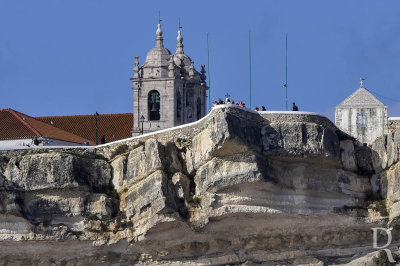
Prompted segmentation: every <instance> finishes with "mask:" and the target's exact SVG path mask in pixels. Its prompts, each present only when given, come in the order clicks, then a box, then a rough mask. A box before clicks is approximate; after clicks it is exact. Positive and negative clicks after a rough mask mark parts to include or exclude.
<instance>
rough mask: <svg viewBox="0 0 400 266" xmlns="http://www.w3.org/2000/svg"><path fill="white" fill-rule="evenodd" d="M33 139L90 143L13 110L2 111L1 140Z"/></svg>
mask: <svg viewBox="0 0 400 266" xmlns="http://www.w3.org/2000/svg"><path fill="white" fill-rule="evenodd" d="M33 137H48V138H52V139H57V140H63V141H68V142H74V143H80V144H83V143H84V142H89V140H88V139H86V138H83V137H80V136H77V135H75V134H73V133H71V132H67V131H65V130H63V129H60V128H56V127H53V126H51V125H49V124H47V123H44V122H42V121H39V120H37V119H35V118H33V117H31V116H28V115H25V114H23V113H20V112H17V111H15V110H13V109H0V139H25V138H33ZM92 144H93V143H92Z"/></svg>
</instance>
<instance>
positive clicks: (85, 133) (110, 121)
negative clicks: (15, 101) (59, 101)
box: [36, 113, 133, 144]
mask: <svg viewBox="0 0 400 266" xmlns="http://www.w3.org/2000/svg"><path fill="white" fill-rule="evenodd" d="M36 119H38V120H40V121H42V122H45V123H48V124H50V125H52V126H54V127H58V128H61V129H63V130H65V131H68V132H72V133H74V134H75V135H78V136H81V137H83V138H86V139H90V140H91V142H92V143H96V118H95V116H94V115H71V116H43V117H36ZM132 127H133V114H132V113H122V114H100V115H99V117H98V143H99V144H100V140H101V137H102V136H105V138H106V142H112V141H116V140H120V139H126V138H129V137H132V132H131V130H132Z"/></svg>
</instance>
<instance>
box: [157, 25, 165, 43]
mask: <svg viewBox="0 0 400 266" xmlns="http://www.w3.org/2000/svg"><path fill="white" fill-rule="evenodd" d="M156 34H157V38H156V47H164V44H163V40H164V39H163V37H162V35H163V31H162V29H161V21H160V22H159V23H158V26H157V31H156Z"/></svg>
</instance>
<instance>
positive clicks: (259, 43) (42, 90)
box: [0, 0, 400, 119]
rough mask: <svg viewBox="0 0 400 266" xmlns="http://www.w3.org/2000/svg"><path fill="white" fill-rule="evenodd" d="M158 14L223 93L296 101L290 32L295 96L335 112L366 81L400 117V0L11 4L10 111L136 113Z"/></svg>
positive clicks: (1, 68)
mask: <svg viewBox="0 0 400 266" xmlns="http://www.w3.org/2000/svg"><path fill="white" fill-rule="evenodd" d="M158 11H160V12H161V18H162V19H163V22H162V25H163V26H162V27H163V31H164V45H165V46H166V47H167V48H168V49H170V50H171V52H174V51H175V46H176V36H177V27H178V18H179V17H180V18H181V24H182V25H183V37H184V46H185V48H184V50H185V53H186V54H188V55H189V56H190V57H191V58H192V59H193V60H194V61H195V66H196V68H197V69H200V64H207V46H206V34H207V33H209V42H210V74H211V98H212V100H215V99H217V98H218V97H221V98H223V96H224V95H225V94H226V93H229V94H230V95H231V97H232V98H233V99H234V100H243V101H245V102H246V103H247V104H248V98H249V96H248V94H249V93H248V88H249V66H248V32H249V30H251V34H252V70H253V71H252V92H253V93H252V106H253V107H254V106H261V105H265V106H266V107H267V109H268V110H284V109H285V91H284V89H283V88H282V85H283V84H284V82H285V34H286V33H287V34H288V42H289V45H288V46H289V73H288V76H289V82H288V83H289V84H288V85H289V86H288V89H289V104H290V103H291V102H292V101H295V102H296V103H297V105H298V106H299V108H300V110H304V111H313V112H318V113H322V114H324V115H326V116H328V117H329V118H331V119H333V117H334V116H333V114H334V107H335V106H336V105H337V104H339V103H340V102H341V101H342V100H343V99H345V98H346V97H347V96H348V95H350V94H351V93H352V92H353V91H354V90H356V89H357V88H358V87H359V78H360V77H364V78H365V79H366V80H365V86H366V87H367V89H370V90H372V91H373V92H375V94H376V95H377V96H379V95H382V96H384V97H385V98H383V97H380V96H379V97H378V98H379V99H380V100H382V101H383V102H384V103H385V104H387V105H388V109H389V115H390V116H400V101H399V100H400V90H399V84H400V75H399V71H400V34H399V33H400V16H399V14H400V2H399V1H394V0H393V1H365V0H364V1H355V0H353V1H349V0H346V1H306V0H304V1H267V0H264V1H250V0H248V1H215V0H214V1H207V0H203V1H186V2H183V1H132V0H118V1H103V0H80V1H76V0H72V1H60V0H47V1H42V0H36V1H31V0H29V1H28V0H19V1H11V0H1V1H0V24H1V25H2V26H1V27H0V92H1V97H0V108H13V109H16V110H18V111H21V112H23V113H26V114H28V115H32V116H45V115H73V114H91V113H95V112H96V111H97V112H99V113H119V112H132V108H133V107H132V90H131V82H130V81H129V78H130V77H131V76H132V73H133V71H132V68H133V59H134V56H135V55H138V56H139V61H140V63H141V64H142V63H143V62H144V59H145V56H146V54H147V52H148V51H149V50H150V49H151V48H152V47H153V46H154V44H155V30H156V24H157V19H158Z"/></svg>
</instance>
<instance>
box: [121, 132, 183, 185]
mask: <svg viewBox="0 0 400 266" xmlns="http://www.w3.org/2000/svg"><path fill="white" fill-rule="evenodd" d="M157 170H163V171H166V172H170V173H174V172H178V171H181V170H182V165H181V163H180V161H179V159H178V150H177V148H176V146H175V145H173V144H171V143H169V144H167V145H165V146H164V145H163V144H161V143H160V142H158V141H157V140H155V139H149V140H147V141H146V142H145V144H144V146H140V147H138V148H136V149H135V150H133V151H131V152H130V154H129V157H128V163H127V185H128V187H129V186H131V185H132V184H134V183H135V182H138V181H140V180H141V179H143V178H144V177H146V176H148V175H150V174H151V173H153V172H155V171H157Z"/></svg>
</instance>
